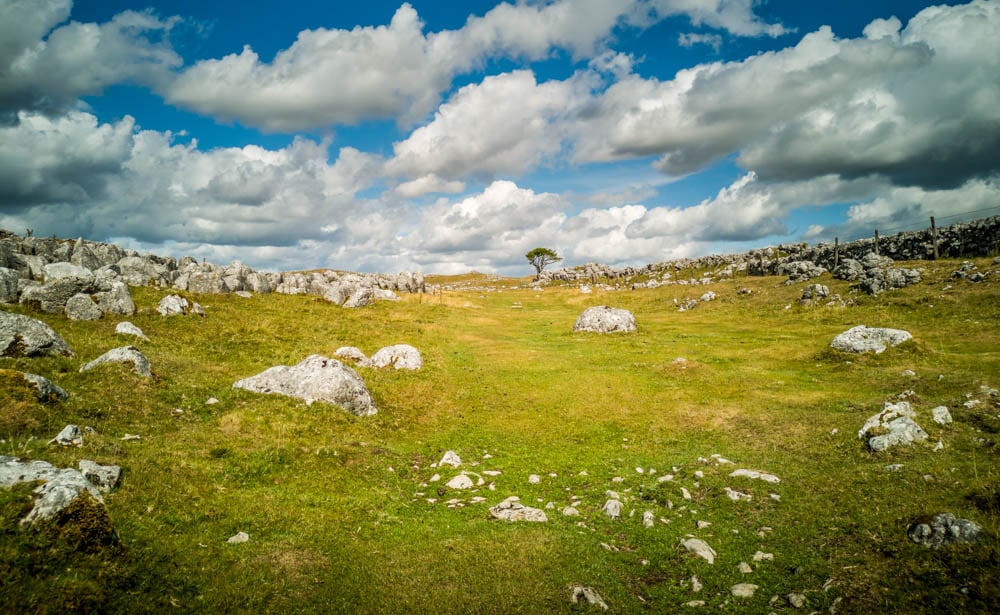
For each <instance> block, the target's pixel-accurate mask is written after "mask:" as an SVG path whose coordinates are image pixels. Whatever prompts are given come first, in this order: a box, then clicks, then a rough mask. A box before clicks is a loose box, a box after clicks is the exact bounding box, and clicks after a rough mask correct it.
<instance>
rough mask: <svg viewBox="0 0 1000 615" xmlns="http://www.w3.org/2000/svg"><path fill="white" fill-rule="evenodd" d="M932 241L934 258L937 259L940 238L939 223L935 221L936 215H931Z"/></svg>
mask: <svg viewBox="0 0 1000 615" xmlns="http://www.w3.org/2000/svg"><path fill="white" fill-rule="evenodd" d="M931 241H932V242H933V243H934V260H937V259H938V238H937V224H935V223H934V216H931Z"/></svg>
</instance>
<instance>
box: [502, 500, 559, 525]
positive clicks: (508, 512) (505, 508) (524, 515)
mask: <svg viewBox="0 0 1000 615" xmlns="http://www.w3.org/2000/svg"><path fill="white" fill-rule="evenodd" d="M490 517H491V518H493V519H501V520H503V521H532V522H535V523H544V522H546V521H548V520H549V518H548V517H546V516H545V511H544V510H541V509H539V508H531V507H530V506H525V505H524V504H521V498H519V497H517V496H516V495H512V496H510V497H509V498H507V499H506V500H504V501H503V502H500V503H499V504H497V505H496V506H494V507H493V508H490Z"/></svg>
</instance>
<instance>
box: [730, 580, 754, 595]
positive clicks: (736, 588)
mask: <svg viewBox="0 0 1000 615" xmlns="http://www.w3.org/2000/svg"><path fill="white" fill-rule="evenodd" d="M758 589H759V587H758V586H757V585H754V584H753V583H737V584H736V585H733V586H732V587H731V588H730V590H729V591H730V593H732V595H733V596H735V597H737V598H753V595H754V594H755V593H756V592H757V590H758Z"/></svg>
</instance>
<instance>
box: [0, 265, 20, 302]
mask: <svg viewBox="0 0 1000 615" xmlns="http://www.w3.org/2000/svg"><path fill="white" fill-rule="evenodd" d="M20 277H21V275H20V274H19V273H18V272H17V271H16V270H14V269H8V268H6V267H0V303H17V281H18V279H20Z"/></svg>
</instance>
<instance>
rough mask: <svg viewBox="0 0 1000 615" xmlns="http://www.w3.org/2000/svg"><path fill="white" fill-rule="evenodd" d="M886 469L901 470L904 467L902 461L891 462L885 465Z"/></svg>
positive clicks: (891, 470)
mask: <svg viewBox="0 0 1000 615" xmlns="http://www.w3.org/2000/svg"><path fill="white" fill-rule="evenodd" d="M885 469H886V470H889V471H890V472H899V471H900V470H902V469H903V464H901V463H890V464H889V465H887V466H885Z"/></svg>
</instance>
